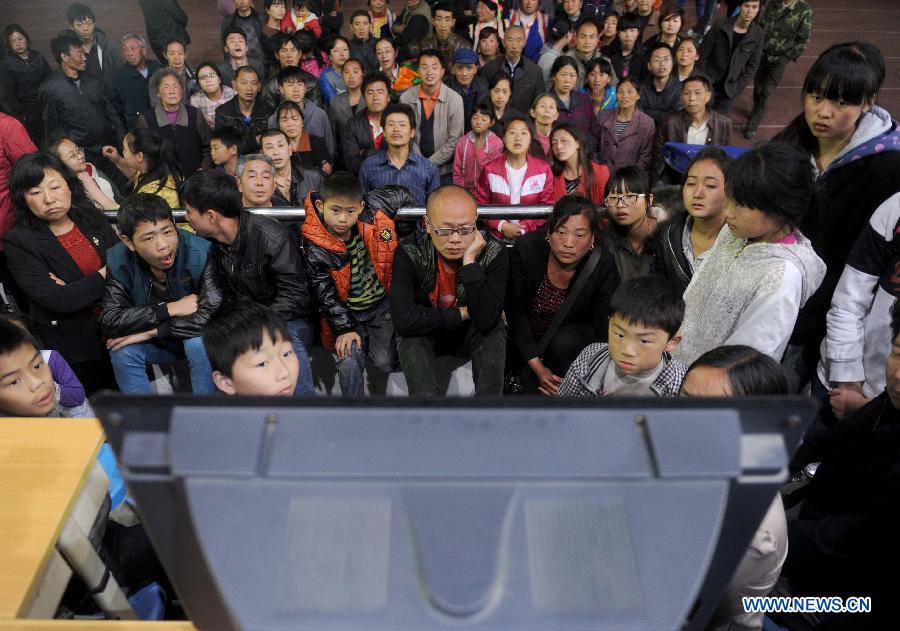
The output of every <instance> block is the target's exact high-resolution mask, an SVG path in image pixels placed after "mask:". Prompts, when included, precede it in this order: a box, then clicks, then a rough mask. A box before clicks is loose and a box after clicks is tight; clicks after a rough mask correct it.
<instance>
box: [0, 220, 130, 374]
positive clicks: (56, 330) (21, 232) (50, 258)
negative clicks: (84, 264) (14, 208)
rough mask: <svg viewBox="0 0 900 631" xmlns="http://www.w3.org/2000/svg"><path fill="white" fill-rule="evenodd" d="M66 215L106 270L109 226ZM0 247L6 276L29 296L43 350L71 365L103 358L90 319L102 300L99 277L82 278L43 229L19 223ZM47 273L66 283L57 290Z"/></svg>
mask: <svg viewBox="0 0 900 631" xmlns="http://www.w3.org/2000/svg"><path fill="white" fill-rule="evenodd" d="M86 212H94V211H92V210H90V209H88V210H87V211H86ZM70 216H71V217H72V219H73V221H75V224H76V225H77V226H78V229H79V230H81V232H82V233H83V234H84V236H85V237H86V238H87V240H88V242H90V243H91V245H92V246H93V247H94V249H95V250H96V251H97V255H98V256H99V257H100V261H101V263H102V265H106V251H107V250H108V249H109V248H111V247H113V246H114V245H116V244H117V243H119V238H118V237H117V236H116V233H115V232H114V231H113V229H112V228H111V227H110V225H109V223H108V222H107V221H106V220H105V219H103V218H102V217H100V216H99V215H97V216H96V217H90V216H87V215H86V216H85V217H86V218H85V219H81V218H77V217H75V216H74V214H73V215H70ZM3 242H4V245H5V251H6V260H7V263H8V265H9V271H10V273H11V274H12V276H13V278H14V279H15V281H16V283H18V285H19V287H20V288H21V289H22V291H23V292H25V295H26V296H27V297H28V300H29V303H30V307H29V315H30V316H31V318H32V320H33V322H34V332H35V333H36V334H37V336H38V338H40V340H41V342H43V344H44V347H45V348H52V349H53V350H55V351H59V353H60V354H62V356H63V357H65V358H66V360H67V361H69V362H70V363H79V362H86V361H96V360H99V359H101V358H103V357H104V356H105V355H106V349H105V347H104V346H103V343H102V342H101V340H100V326H99V323H98V322H97V320H96V319H95V318H94V310H95V307H96V306H97V305H98V304H100V299H101V297H102V296H103V287H104V282H105V280H104V278H103V276H101V275H100V273H99V272H98V273H95V274H91V275H90V276H85V275H84V274H82V273H81V270H80V269H79V268H78V265H77V264H76V263H75V261H74V260H73V259H72V257H71V256H69V253H68V252H66V250H65V248H63V246H62V245H61V244H60V242H59V239H57V238H56V236H55V235H54V234H53V233H52V232H50V228H48V227H47V226H46V225H41V226H40V227H39V228H38V229H36V230H33V229H31V228H28V227H26V226H24V225H22V224H19V225H17V226H16V227H15V228H13V229H12V230H10V231H9V232H8V233H6V236H4V237H3ZM50 274H53V275H55V276H56V277H57V278H59V279H60V280H62V281H63V282H65V283H66V284H65V285H57V284H56V283H55V282H54V281H53V280H51V279H50Z"/></svg>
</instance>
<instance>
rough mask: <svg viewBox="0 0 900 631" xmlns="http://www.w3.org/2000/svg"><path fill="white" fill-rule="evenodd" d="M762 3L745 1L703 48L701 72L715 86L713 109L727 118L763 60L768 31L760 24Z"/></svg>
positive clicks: (721, 24) (701, 47) (714, 30)
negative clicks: (759, 15) (758, 19)
mask: <svg viewBox="0 0 900 631" xmlns="http://www.w3.org/2000/svg"><path fill="white" fill-rule="evenodd" d="M759 4H760V3H759V0H743V2H741V11H740V13H738V14H737V15H736V16H735V17H732V18H728V19H727V20H725V21H723V22H719V23H718V24H716V25H715V26H714V27H713V29H712V31H710V32H709V35H707V36H706V37H704V38H703V44H701V46H700V64H699V67H698V70H700V71H701V72H703V73H704V74H706V76H708V77H709V78H710V80H711V81H712V82H713V90H714V92H715V99H714V102H713V107H714V108H715V109H716V111H718V112H722V113H723V114H727V113H728V112H729V110H730V109H731V102H732V101H733V100H734V99H736V98H737V97H739V96H740V95H741V92H743V91H744V88H746V87H747V85H748V84H749V83H750V81H751V80H752V79H753V77H754V75H756V69H757V68H759V62H760V60H761V59H762V54H763V44H764V43H765V35H766V33H765V31H763V30H762V27H761V26H760V25H759V24H757V22H756V16H757V15H758V14H759Z"/></svg>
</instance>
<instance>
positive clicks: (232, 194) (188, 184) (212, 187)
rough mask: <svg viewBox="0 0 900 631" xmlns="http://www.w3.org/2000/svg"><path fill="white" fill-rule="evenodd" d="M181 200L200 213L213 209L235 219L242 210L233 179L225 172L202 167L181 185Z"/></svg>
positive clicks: (239, 195) (239, 193)
mask: <svg viewBox="0 0 900 631" xmlns="http://www.w3.org/2000/svg"><path fill="white" fill-rule="evenodd" d="M180 192H181V201H182V202H183V203H185V204H189V205H190V206H193V207H194V208H196V209H197V210H198V211H200V212H201V213H203V212H206V211H207V210H214V211H216V212H217V213H219V214H221V215H222V216H224V217H229V218H231V219H236V218H237V217H239V216H240V214H241V213H242V212H243V207H242V205H241V192H240V191H239V190H238V187H237V184H236V183H235V181H234V179H233V178H232V177H231V176H230V175H227V174H225V173H221V172H219V171H214V170H212V169H202V170H200V171H197V172H196V173H194V174H193V175H191V176H190V177H189V178H188V179H186V180H185V181H184V184H182V185H181V191H180Z"/></svg>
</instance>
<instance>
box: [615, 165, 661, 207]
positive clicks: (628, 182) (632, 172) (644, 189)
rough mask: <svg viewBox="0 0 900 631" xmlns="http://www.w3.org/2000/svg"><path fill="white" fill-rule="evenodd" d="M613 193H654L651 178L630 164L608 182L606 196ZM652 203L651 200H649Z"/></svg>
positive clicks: (617, 170) (620, 169)
mask: <svg viewBox="0 0 900 631" xmlns="http://www.w3.org/2000/svg"><path fill="white" fill-rule="evenodd" d="M613 191H628V192H629V193H638V194H640V193H643V194H644V195H649V194H650V193H652V192H653V191H652V190H651V188H650V176H649V175H648V174H647V172H646V171H644V170H643V169H642V168H640V167H639V166H637V165H634V164H629V165H627V166H624V167H619V168H618V169H616V172H615V173H613V174H612V177H610V178H609V179H608V180H607V181H606V190H605V191H604V195H609V194H610V193H611V192H613ZM647 201H648V202H649V201H650V200H649V199H648V200H647Z"/></svg>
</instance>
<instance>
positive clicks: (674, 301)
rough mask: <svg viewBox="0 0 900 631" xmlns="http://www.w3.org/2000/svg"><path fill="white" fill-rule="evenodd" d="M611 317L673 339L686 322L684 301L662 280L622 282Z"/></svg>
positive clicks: (611, 301)
mask: <svg viewBox="0 0 900 631" xmlns="http://www.w3.org/2000/svg"><path fill="white" fill-rule="evenodd" d="M609 315H610V317H612V316H619V317H620V318H622V319H623V320H625V321H627V322H630V323H632V324H643V325H644V326H648V327H650V328H653V329H662V330H663V331H665V332H666V333H667V334H668V336H669V337H670V338H672V337H673V336H674V335H675V334H676V333H678V329H679V328H681V321H682V320H684V299H683V298H682V297H681V294H680V293H679V292H678V291H677V290H676V289H675V288H674V287H673V285H672V283H671V282H669V280H668V279H666V278H663V277H662V276H655V275H654V276H637V277H635V278H630V279H628V280H626V281H625V282H623V283H622V284H621V285H619V288H618V289H616V291H615V292H614V293H613V295H612V298H610V299H609Z"/></svg>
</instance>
